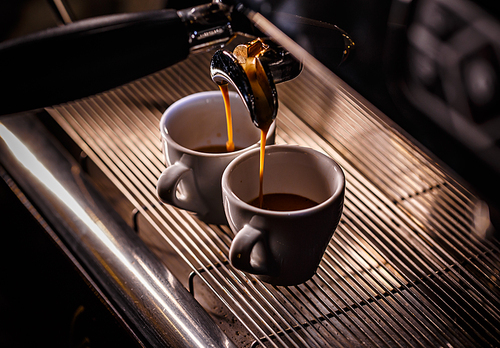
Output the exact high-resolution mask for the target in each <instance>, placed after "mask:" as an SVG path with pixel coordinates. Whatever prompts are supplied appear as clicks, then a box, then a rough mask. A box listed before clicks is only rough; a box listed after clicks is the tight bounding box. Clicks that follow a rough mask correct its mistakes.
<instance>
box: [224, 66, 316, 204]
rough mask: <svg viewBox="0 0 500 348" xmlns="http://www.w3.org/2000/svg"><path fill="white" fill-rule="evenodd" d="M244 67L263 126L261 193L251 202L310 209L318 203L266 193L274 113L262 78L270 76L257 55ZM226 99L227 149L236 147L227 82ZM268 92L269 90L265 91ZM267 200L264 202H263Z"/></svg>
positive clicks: (261, 131)
mask: <svg viewBox="0 0 500 348" xmlns="http://www.w3.org/2000/svg"><path fill="white" fill-rule="evenodd" d="M242 67H243V70H244V71H245V73H246V75H247V77H248V80H249V82H250V85H251V87H252V91H253V94H254V100H255V113H256V120H257V121H258V124H256V126H257V127H258V128H259V129H260V161H259V162H260V166H259V196H258V197H257V198H255V199H254V200H252V201H251V202H250V204H251V205H254V206H256V207H258V208H262V209H269V210H278V211H290V210H300V209H306V208H310V207H312V206H314V205H316V204H317V203H315V202H313V201H311V200H309V199H307V198H305V197H301V196H298V195H294V194H284V193H278V194H266V195H264V190H263V186H264V185H263V184H264V157H265V151H266V138H267V133H268V131H269V127H270V126H271V123H272V122H273V120H272V115H271V104H270V103H271V101H269V100H268V99H267V97H266V95H269V91H264V88H267V84H266V83H264V82H263V81H262V79H263V78H264V79H265V78H267V77H266V75H265V72H264V69H263V68H262V65H261V64H260V61H259V60H258V59H257V58H255V57H249V58H247V60H246V63H245V64H242ZM219 88H220V90H221V92H222V96H223V98H224V106H225V109H226V120H227V134H228V141H227V143H226V150H227V152H230V151H233V150H234V142H233V126H232V119H231V106H230V103H229V92H228V85H227V84H222V85H219ZM266 92H267V93H266ZM264 200H265V202H264Z"/></svg>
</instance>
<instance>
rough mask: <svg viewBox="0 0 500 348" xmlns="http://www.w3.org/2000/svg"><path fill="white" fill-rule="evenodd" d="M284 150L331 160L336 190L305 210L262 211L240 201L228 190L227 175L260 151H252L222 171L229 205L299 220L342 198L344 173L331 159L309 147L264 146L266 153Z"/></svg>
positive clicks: (237, 158) (239, 157) (223, 187)
mask: <svg viewBox="0 0 500 348" xmlns="http://www.w3.org/2000/svg"><path fill="white" fill-rule="evenodd" d="M282 149H283V150H284V149H286V151H293V152H307V153H313V154H315V155H318V156H324V157H325V158H327V159H329V160H331V163H332V165H333V166H334V167H336V168H337V169H338V170H337V173H338V178H339V179H341V184H340V185H339V186H338V187H337V189H336V190H335V191H334V192H333V194H331V195H330V196H329V197H328V198H327V199H326V200H324V201H322V202H320V203H318V204H316V205H315V206H313V207H310V208H306V209H300V210H291V211H276V210H268V209H262V208H258V207H255V206H253V205H251V204H249V203H247V202H245V201H244V200H242V199H241V198H240V197H238V196H237V195H236V194H235V193H234V191H233V190H231V189H230V188H229V184H228V182H229V175H231V172H232V171H233V170H234V169H235V167H236V166H237V165H238V163H239V162H240V161H243V160H245V159H246V158H249V157H252V156H255V154H256V153H258V152H260V149H253V150H250V151H247V152H245V153H243V154H241V155H239V156H238V157H236V158H235V159H234V160H233V161H231V163H229V165H228V166H227V167H226V169H225V170H224V173H223V174H222V190H223V191H226V192H227V193H228V196H227V198H228V199H229V200H231V204H235V205H236V206H238V207H239V208H244V209H245V210H247V211H250V212H252V213H255V214H259V215H267V216H275V217H287V218H299V217H304V216H307V215H312V214H315V213H317V212H318V211H321V210H323V209H325V208H327V207H329V206H330V205H332V204H334V203H335V202H337V201H338V200H339V199H342V198H343V195H344V190H345V175H344V171H343V170H342V167H341V166H340V165H339V164H338V163H337V162H336V161H335V160H333V159H332V158H331V157H329V156H326V155H325V154H323V153H321V152H319V151H317V150H314V149H312V148H309V147H304V146H299V145H290V144H281V145H267V146H266V153H269V152H274V151H278V152H279V151H280V150H282Z"/></svg>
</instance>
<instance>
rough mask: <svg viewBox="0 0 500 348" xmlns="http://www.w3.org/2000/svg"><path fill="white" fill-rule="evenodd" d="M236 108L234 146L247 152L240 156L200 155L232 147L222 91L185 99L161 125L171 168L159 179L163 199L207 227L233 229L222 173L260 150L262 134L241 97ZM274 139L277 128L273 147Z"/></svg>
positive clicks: (269, 140) (233, 101) (234, 103)
mask: <svg viewBox="0 0 500 348" xmlns="http://www.w3.org/2000/svg"><path fill="white" fill-rule="evenodd" d="M230 102H231V114H232V120H233V141H234V144H235V146H236V147H237V148H238V147H239V148H243V149H241V150H239V151H234V152H229V153H205V152H200V151H196V149H198V148H201V147H204V146H209V145H225V144H226V141H227V122H226V113H225V108H224V99H223V98H222V93H221V92H220V91H210V92H201V93H195V94H192V95H189V96H187V97H185V98H182V99H180V100H178V101H176V102H175V103H173V104H172V105H170V106H169V107H168V108H167V110H166V111H165V112H164V114H163V116H162V118H161V120H160V131H161V136H162V145H163V155H164V158H165V164H166V165H167V168H166V169H165V171H164V172H163V173H162V174H161V176H160V178H159V179H158V184H157V193H158V197H159V198H160V200H161V201H162V202H164V203H167V204H170V205H173V206H176V207H178V208H181V209H185V210H188V211H190V212H193V213H195V215H196V216H197V217H198V218H200V219H201V220H202V221H204V222H206V223H212V224H227V222H226V218H225V215H224V209H223V206H222V193H221V178H222V173H223V171H224V169H225V168H226V166H227V165H228V164H229V163H230V162H231V161H232V160H233V159H234V158H236V157H237V156H238V155H240V154H242V153H244V152H246V151H248V150H251V149H254V148H258V147H259V146H260V145H259V144H260V136H261V133H260V130H259V129H258V128H256V127H255V126H254V124H253V123H252V120H251V118H250V115H249V113H248V110H247V109H246V108H245V106H244V104H243V102H242V101H241V99H240V97H239V95H238V94H237V93H235V92H230ZM274 138H275V124H274V123H273V124H272V126H271V127H270V129H269V131H268V134H267V139H266V144H273V143H274Z"/></svg>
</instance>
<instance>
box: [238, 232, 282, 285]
mask: <svg viewBox="0 0 500 348" xmlns="http://www.w3.org/2000/svg"><path fill="white" fill-rule="evenodd" d="M252 251H255V253H254V255H252ZM229 260H230V261H231V264H232V265H233V267H235V268H237V269H239V270H241V271H243V272H247V273H252V274H256V275H268V276H276V275H277V273H278V272H277V268H278V267H277V264H276V262H275V261H274V258H273V257H272V255H271V252H270V249H269V245H268V238H267V232H265V231H263V230H259V229H256V228H254V227H252V226H250V225H245V226H244V227H243V228H242V229H241V230H240V231H239V232H238V233H237V234H236V236H235V237H234V239H233V242H232V243H231V248H230V249H229Z"/></svg>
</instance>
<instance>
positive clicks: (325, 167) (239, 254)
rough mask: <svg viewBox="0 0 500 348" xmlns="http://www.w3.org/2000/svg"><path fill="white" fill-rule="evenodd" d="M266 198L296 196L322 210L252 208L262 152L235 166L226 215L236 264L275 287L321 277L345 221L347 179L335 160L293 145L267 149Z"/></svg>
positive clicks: (225, 182)
mask: <svg viewBox="0 0 500 348" xmlns="http://www.w3.org/2000/svg"><path fill="white" fill-rule="evenodd" d="M263 191H264V194H266V193H291V194H296V195H299V196H302V197H306V198H309V199H311V200H313V201H314V202H317V203H318V204H317V205H316V206H314V207H312V208H307V209H302V210H295V211H271V210H265V209H261V208H257V207H254V206H252V205H250V204H249V203H248V202H249V201H251V200H253V199H254V198H256V197H257V196H258V194H259V150H258V149H255V150H252V151H249V152H246V153H244V154H242V155H240V156H239V157H238V158H236V159H235V160H234V161H233V162H231V163H230V164H229V165H228V166H227V168H226V170H225V171H224V174H223V176H222V195H223V200H224V209H225V213H226V217H227V220H228V222H229V226H230V227H231V230H232V231H233V232H234V233H235V237H234V239H233V241H232V243H231V248H230V251H229V259H230V262H231V264H232V265H233V266H234V267H235V268H237V269H240V270H242V271H244V272H247V273H252V274H255V275H257V277H258V278H260V279H261V280H263V281H265V282H267V283H270V284H273V285H297V284H300V283H303V282H305V281H307V280H308V279H310V278H311V277H312V276H313V275H314V273H315V272H316V270H317V268H318V266H319V264H320V262H321V259H322V257H323V254H324V252H325V250H326V248H327V246H328V243H329V242H330V239H331V238H332V236H333V234H334V232H335V229H336V228H337V225H338V223H339V221H340V217H341V215H342V209H343V203H344V191H345V177H344V173H343V171H342V169H341V167H340V166H339V165H338V164H337V163H336V162H335V161H334V160H333V159H331V158H330V157H328V156H325V155H323V154H321V153H319V152H317V151H315V150H313V149H310V148H305V147H299V146H293V145H273V146H267V147H266V154H265V161H264V189H263Z"/></svg>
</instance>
